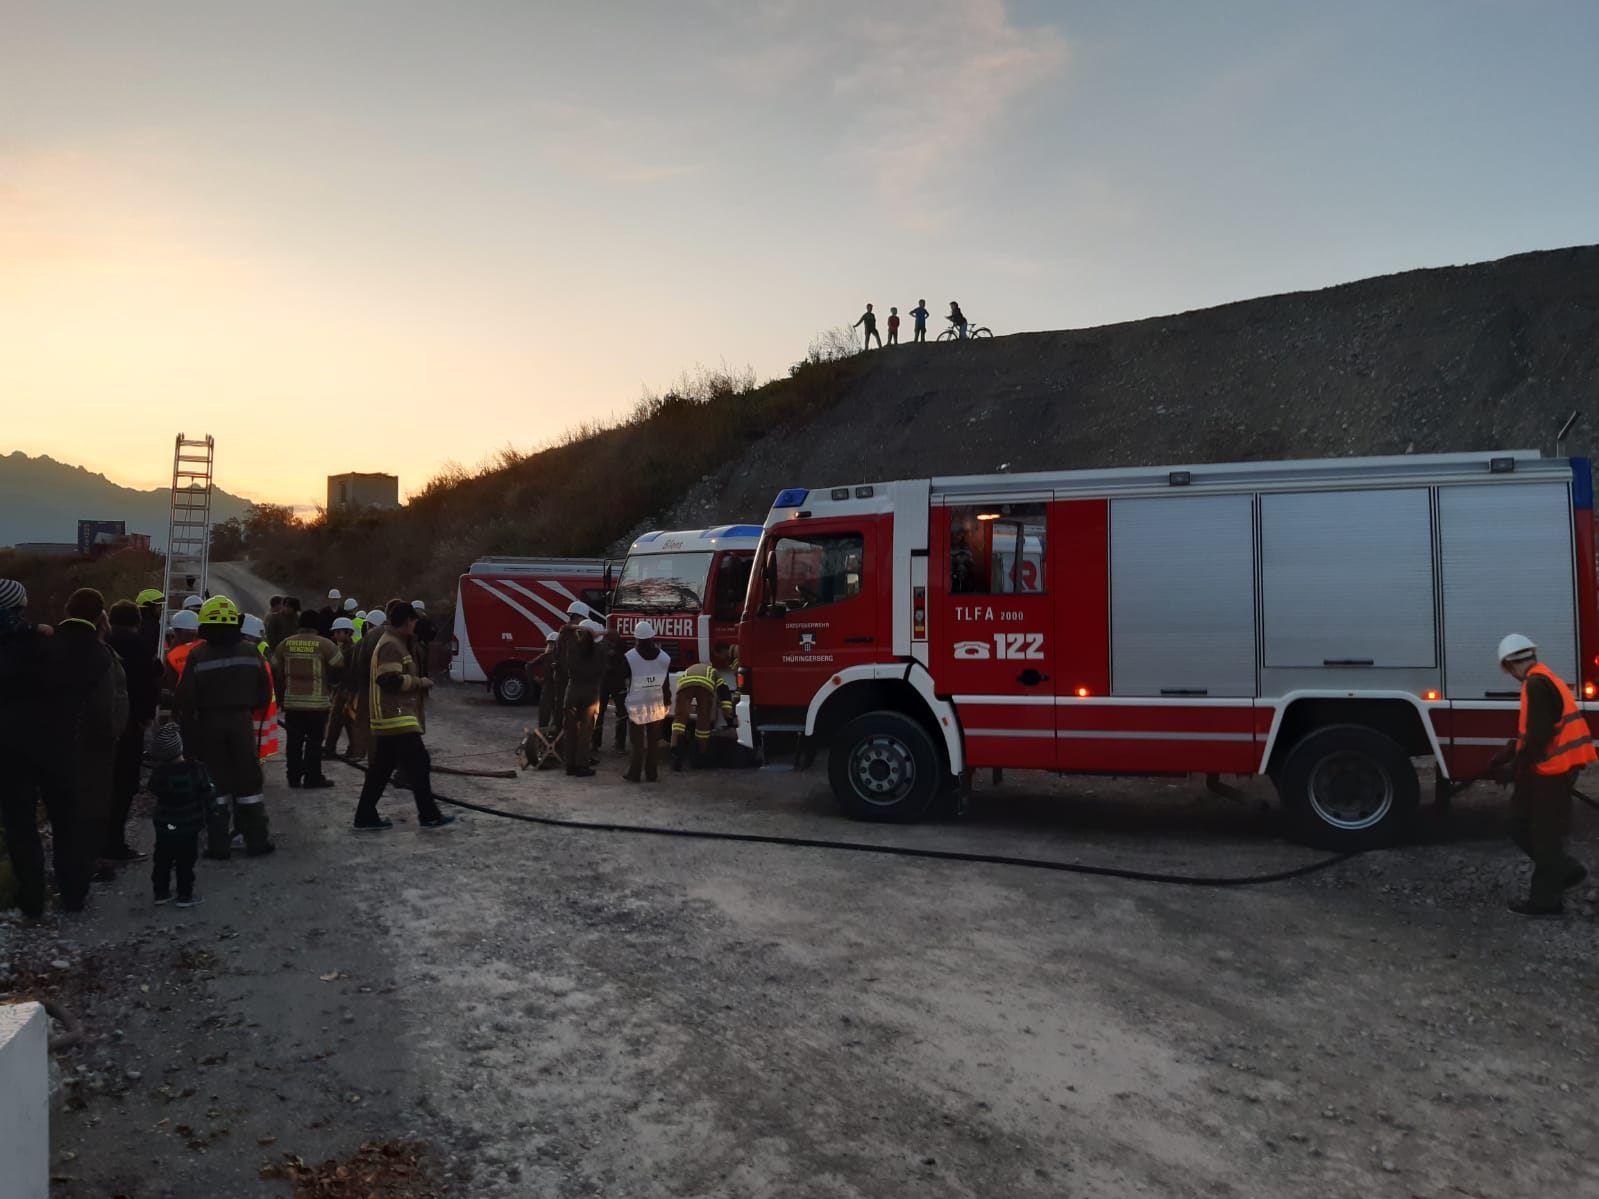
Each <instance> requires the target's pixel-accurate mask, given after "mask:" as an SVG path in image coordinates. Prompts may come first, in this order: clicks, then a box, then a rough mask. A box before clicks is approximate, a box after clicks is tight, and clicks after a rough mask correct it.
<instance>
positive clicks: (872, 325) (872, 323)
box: [850, 304, 883, 350]
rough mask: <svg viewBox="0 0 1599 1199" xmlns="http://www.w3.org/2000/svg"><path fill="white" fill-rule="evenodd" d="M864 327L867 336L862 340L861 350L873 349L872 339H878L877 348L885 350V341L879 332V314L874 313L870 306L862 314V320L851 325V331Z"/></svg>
mask: <svg viewBox="0 0 1599 1199" xmlns="http://www.w3.org/2000/svg"><path fill="white" fill-rule="evenodd" d="M862 326H864V327H865V330H866V332H865V335H864V336H863V337H862V338H861V349H863V350H869V349H871V348H872V338H874V337H876V338H877V348H878V349H880V350H881V349H882V348H883V339H882V337H880V336H879V335H878V332H877V314H876V313H875V312H873V311H872V306H871V305H870V304H868V305H866V311H865V312H863V313H861V319H860V320H858V321H856V322H855V323H854V324H853V325H851V326H850V328H851V329H859V328H861V327H862Z"/></svg>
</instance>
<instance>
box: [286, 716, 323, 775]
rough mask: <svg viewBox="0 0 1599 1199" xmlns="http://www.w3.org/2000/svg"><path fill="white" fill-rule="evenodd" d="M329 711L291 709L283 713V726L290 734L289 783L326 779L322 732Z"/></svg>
mask: <svg viewBox="0 0 1599 1199" xmlns="http://www.w3.org/2000/svg"><path fill="white" fill-rule="evenodd" d="M327 715H328V714H327V713H326V712H323V711H321V710H320V709H317V708H305V709H301V708H289V709H287V710H286V711H285V712H284V713H283V729H284V731H285V732H286V733H288V735H289V749H288V754H287V758H288V771H289V785H290V786H291V787H298V786H299V785H300V784H301V783H315V782H318V781H320V780H321V778H322V734H323V730H324V729H325V728H326V726H327Z"/></svg>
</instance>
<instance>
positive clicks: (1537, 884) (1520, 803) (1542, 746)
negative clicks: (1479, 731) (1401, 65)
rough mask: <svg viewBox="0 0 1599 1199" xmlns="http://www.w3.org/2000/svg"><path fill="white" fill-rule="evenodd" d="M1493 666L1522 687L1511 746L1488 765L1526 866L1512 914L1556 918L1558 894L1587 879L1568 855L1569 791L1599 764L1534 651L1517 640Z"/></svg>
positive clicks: (1503, 647) (1568, 698) (1572, 701)
mask: <svg viewBox="0 0 1599 1199" xmlns="http://www.w3.org/2000/svg"><path fill="white" fill-rule="evenodd" d="M1499 665H1500V667H1501V668H1503V670H1504V671H1505V673H1506V674H1508V675H1510V676H1511V677H1512V678H1514V679H1515V680H1516V681H1517V682H1519V683H1520V684H1521V723H1520V725H1519V726H1518V728H1517V734H1516V739H1515V740H1514V741H1513V742H1511V743H1510V744H1509V745H1508V746H1506V747H1505V751H1504V753H1502V754H1500V755H1499V756H1498V757H1497V758H1495V759H1494V763H1493V770H1494V777H1495V778H1496V779H1497V780H1498V781H1500V782H1508V783H1514V784H1515V790H1514V791H1513V792H1512V793H1511V797H1510V820H1511V833H1510V836H1511V839H1512V840H1513V841H1514V842H1515V843H1516V845H1517V846H1518V847H1519V848H1520V849H1521V851H1522V852H1523V853H1525V854H1526V855H1527V856H1528V857H1529V858H1531V859H1532V883H1531V887H1530V888H1529V892H1528V895H1527V898H1526V899H1518V900H1514V901H1512V902H1511V904H1510V910H1511V911H1512V912H1515V913H1516V914H1517V915H1520V916H1558V915H1560V913H1561V912H1562V911H1563V910H1564V906H1565V905H1564V902H1563V900H1562V893H1563V892H1565V891H1568V890H1570V889H1571V888H1572V887H1575V886H1577V885H1578V884H1579V883H1581V882H1582V881H1583V879H1585V878H1587V877H1588V871H1587V869H1586V868H1585V867H1584V866H1583V865H1582V863H1581V862H1579V861H1577V859H1576V858H1573V857H1572V856H1571V855H1570V854H1568V853H1567V852H1566V837H1567V836H1568V835H1569V834H1570V832H1571V792H1572V788H1573V787H1575V786H1576V783H1577V776H1578V775H1579V774H1581V773H1582V768H1583V767H1584V766H1587V765H1588V764H1589V763H1590V762H1593V761H1595V760H1596V759H1599V753H1596V752H1595V750H1594V745H1593V735H1592V733H1591V732H1590V731H1589V729H1588V722H1587V721H1586V720H1584V719H1583V718H1582V708H1581V706H1580V705H1579V704H1578V703H1577V699H1576V697H1575V696H1574V695H1572V693H1571V688H1569V687H1567V686H1566V684H1565V683H1564V682H1563V681H1562V680H1561V679H1560V677H1559V676H1558V675H1556V674H1555V673H1554V671H1552V670H1550V669H1549V668H1548V667H1547V666H1545V665H1543V663H1541V662H1539V661H1538V647H1537V646H1536V645H1534V644H1533V643H1532V641H1531V640H1530V639H1528V638H1527V637H1524V636H1522V635H1521V634H1520V633H1512V634H1510V636H1508V637H1506V638H1505V639H1504V640H1503V641H1501V642H1500V643H1499Z"/></svg>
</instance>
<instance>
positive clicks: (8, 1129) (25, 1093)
mask: <svg viewBox="0 0 1599 1199" xmlns="http://www.w3.org/2000/svg"><path fill="white" fill-rule="evenodd" d="M49 1037H50V1020H49V1017H47V1016H46V1015H45V1014H44V1008H42V1007H40V1006H39V1005H38V1004H37V1003H17V1004H0V1179H4V1180H5V1193H6V1199H49V1194H50V1052H49Z"/></svg>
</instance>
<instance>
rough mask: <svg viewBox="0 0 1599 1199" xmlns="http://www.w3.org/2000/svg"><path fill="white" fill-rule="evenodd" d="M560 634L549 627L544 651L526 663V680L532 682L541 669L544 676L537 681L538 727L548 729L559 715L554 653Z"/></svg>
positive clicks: (558, 644) (559, 697)
mask: <svg viewBox="0 0 1599 1199" xmlns="http://www.w3.org/2000/svg"><path fill="white" fill-rule="evenodd" d="M560 641H561V634H560V631H559V630H557V629H551V630H550V632H549V633H548V634H547V635H546V636H545V638H544V652H543V653H542V654H540V655H539V656H538V657H536V658H534V659H533V661H531V662H529V663H528V666H527V677H528V682H529V683H532V682H534V677H533V676H534V674H535V672H537V671H541V670H542V671H543V672H544V677H543V680H542V681H541V682H539V728H541V729H544V730H546V731H547V730H549V729H552V728H554V727H555V723H556V721H557V719H558V718H559V716H560V700H561V696H560V692H559V691H558V690H557V689H556V682H555V678H556V666H555V660H556V655H557V652H558V649H559V646H560Z"/></svg>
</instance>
